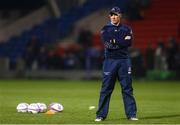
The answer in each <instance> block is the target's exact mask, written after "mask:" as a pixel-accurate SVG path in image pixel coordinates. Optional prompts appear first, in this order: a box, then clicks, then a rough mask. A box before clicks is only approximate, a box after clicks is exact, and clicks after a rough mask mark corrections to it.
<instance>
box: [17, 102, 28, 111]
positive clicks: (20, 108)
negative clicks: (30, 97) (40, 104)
mask: <svg viewBox="0 0 180 125" xmlns="http://www.w3.org/2000/svg"><path fill="white" fill-rule="evenodd" d="M28 106H29V104H28V103H24V102H23V103H19V104H18V105H17V107H16V109H17V112H27V111H28Z"/></svg>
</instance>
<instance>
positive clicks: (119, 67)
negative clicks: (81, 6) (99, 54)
mask: <svg viewBox="0 0 180 125" xmlns="http://www.w3.org/2000/svg"><path fill="white" fill-rule="evenodd" d="M109 17H110V22H109V23H108V24H107V25H105V26H104V27H103V28H102V30H101V37H102V41H103V44H104V47H105V50H104V51H105V52H104V56H105V60H104V63H103V81H102V88H101V92H100V99H99V107H98V110H97V112H96V119H95V121H97V122H98V121H102V120H104V119H105V118H106V117H107V114H108V110H109V102H110V98H111V94H112V92H113V90H114V86H115V82H116V79H118V80H119V82H120V85H121V88H122V96H123V102H124V107H125V113H126V116H127V118H128V119H129V120H138V119H137V118H136V112H137V109H136V102H135V99H134V97H133V88H132V78H131V61H130V58H129V54H128V47H129V46H131V42H132V30H131V28H130V27H128V26H126V25H124V24H122V23H121V19H122V18H121V17H122V12H121V10H120V8H118V7H114V8H112V9H111V10H110V12H109Z"/></svg>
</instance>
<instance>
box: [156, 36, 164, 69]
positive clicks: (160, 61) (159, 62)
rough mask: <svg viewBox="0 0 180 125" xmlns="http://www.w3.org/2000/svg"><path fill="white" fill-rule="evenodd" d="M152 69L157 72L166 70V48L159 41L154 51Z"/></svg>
mask: <svg viewBox="0 0 180 125" xmlns="http://www.w3.org/2000/svg"><path fill="white" fill-rule="evenodd" d="M154 68H155V70H159V71H163V70H167V62H166V48H165V46H164V42H163V41H162V40H161V39H160V40H159V42H158V45H157V48H156V50H155V58H154Z"/></svg>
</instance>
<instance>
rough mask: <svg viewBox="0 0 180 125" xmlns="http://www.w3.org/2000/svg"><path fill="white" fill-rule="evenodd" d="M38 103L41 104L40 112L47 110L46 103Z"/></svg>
mask: <svg viewBox="0 0 180 125" xmlns="http://www.w3.org/2000/svg"><path fill="white" fill-rule="evenodd" d="M37 105H38V106H39V109H40V110H39V112H45V111H46V110H47V106H46V104H45V103H37Z"/></svg>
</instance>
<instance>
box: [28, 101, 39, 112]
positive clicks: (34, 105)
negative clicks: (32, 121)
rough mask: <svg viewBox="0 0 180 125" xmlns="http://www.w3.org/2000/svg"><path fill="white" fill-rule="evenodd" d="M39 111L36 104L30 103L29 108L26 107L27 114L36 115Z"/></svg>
mask: <svg viewBox="0 0 180 125" xmlns="http://www.w3.org/2000/svg"><path fill="white" fill-rule="evenodd" d="M40 111H41V109H40V107H39V106H38V104H37V103H31V104H30V105H29V106H28V112H29V113H33V114H37V113H39V112H40Z"/></svg>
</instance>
